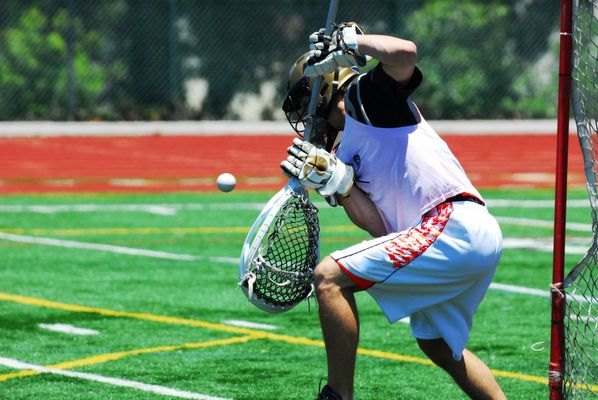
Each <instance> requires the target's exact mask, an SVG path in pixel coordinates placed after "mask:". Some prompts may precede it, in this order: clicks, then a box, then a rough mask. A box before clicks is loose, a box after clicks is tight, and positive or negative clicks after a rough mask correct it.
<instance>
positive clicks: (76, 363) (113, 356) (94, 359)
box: [0, 335, 263, 382]
mask: <svg viewBox="0 0 598 400" xmlns="http://www.w3.org/2000/svg"><path fill="white" fill-rule="evenodd" d="M262 337H263V336H262V335H246V336H237V337H233V338H228V339H218V340H210V341H207V342H192V343H184V344H180V345H171V346H155V347H146V348H142V349H135V350H128V351H119V352H116V353H106V354H99V355H96V356H90V357H86V358H82V359H80V360H73V361H65V362H61V363H58V364H54V365H47V366H45V368H51V369H60V370H67V369H73V368H78V367H87V366H90V365H96V364H102V363H105V362H109V361H116V360H120V359H122V358H126V357H132V356H137V355H140V354H148V353H159V352H169V351H177V350H183V349H200V348H206V347H215V346H226V345H229V344H235V343H245V342H248V341H250V340H255V339H261V338H262ZM42 373H43V372H40V371H32V370H23V371H19V372H12V373H8V374H2V375H0V382H5V381H8V380H10V379H15V378H25V377H28V376H34V375H39V374H42Z"/></svg>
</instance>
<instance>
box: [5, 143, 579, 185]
mask: <svg viewBox="0 0 598 400" xmlns="http://www.w3.org/2000/svg"><path fill="white" fill-rule="evenodd" d="M444 139H445V140H446V141H447V143H448V144H449V146H450V148H451V149H452V150H453V152H454V153H455V154H456V156H457V157H458V158H459V160H460V161H461V163H462V165H463V167H464V168H465V170H466V172H467V173H468V175H469V176H470V178H471V179H472V181H473V182H474V184H476V185H477V186H478V187H481V188H483V187H552V186H553V185H554V170H555V160H556V153H555V152H556V150H555V145H556V137H555V135H554V134H546V135H538V134H534V135H484V136H475V135H450V136H444ZM291 140H292V136H290V135H289V136H143V137H48V138H0V193H4V194H8V193H34V192H167V191H207V190H216V187H215V184H214V182H215V178H216V176H218V175H219V174H220V173H222V172H230V173H232V174H234V175H235V176H236V177H237V180H238V186H237V188H238V189H239V190H252V189H253V190H262V189H278V188H280V187H281V186H282V185H283V184H284V182H285V181H286V179H284V178H283V176H282V175H281V173H280V170H279V167H278V164H279V162H280V160H281V159H282V158H283V157H284V156H285V154H286V148H287V146H288V145H289V144H290V142H291ZM569 182H570V184H571V185H576V186H583V185H584V184H585V180H584V177H583V163H582V159H581V154H580V151H579V145H578V143H577V139H576V137H575V136H570V155H569Z"/></svg>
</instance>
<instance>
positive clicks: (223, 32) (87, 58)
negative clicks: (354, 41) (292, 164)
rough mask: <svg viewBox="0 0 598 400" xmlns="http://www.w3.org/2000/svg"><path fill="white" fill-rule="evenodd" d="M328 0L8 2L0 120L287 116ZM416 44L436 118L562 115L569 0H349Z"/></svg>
mask: <svg viewBox="0 0 598 400" xmlns="http://www.w3.org/2000/svg"><path fill="white" fill-rule="evenodd" d="M327 10H328V1H326V0H293V1H290V0H94V1H91V0H3V1H1V2H0V94H1V96H0V120H180V119H194V120H195V119H197V120H199V119H211V120H217V119H243V120H273V119H274V120H275V119H284V116H283V115H282V113H281V111H280V103H281V100H282V95H283V93H284V91H285V85H286V76H287V72H288V70H289V67H290V66H291V64H292V63H293V62H294V60H295V59H296V58H297V57H298V56H299V55H301V54H302V53H303V52H305V51H306V50H307V38H308V36H309V34H310V33H312V32H313V31H315V30H317V29H318V28H319V27H321V26H322V25H323V24H324V20H325V18H326V13H327ZM337 20H338V21H357V22H358V23H359V24H360V25H361V26H362V27H363V28H364V29H365V31H366V32H367V33H385V34H392V35H398V36H401V37H405V38H407V39H411V40H413V41H414V42H416V44H417V45H418V50H419V66H420V69H421V70H422V71H423V73H424V83H423V84H422V86H421V87H420V89H419V90H418V91H417V92H416V93H415V94H414V96H413V97H414V100H415V101H416V102H417V103H418V105H419V106H420V108H421V109H422V111H423V112H424V113H425V115H427V116H428V118H431V119H432V118H435V119H462V118H546V117H554V116H555V115H556V95H557V81H558V61H557V55H558V27H559V25H558V21H559V4H558V2H546V1H542V0H525V1H521V0H517V1H515V0H508V1H493V0H486V1H473V0H463V1H460V2H453V1H450V0H429V1H425V2H421V1H415V0H403V1H391V0H375V1H367V2H366V1H358V0H341V1H340V6H339V15H338V18H337Z"/></svg>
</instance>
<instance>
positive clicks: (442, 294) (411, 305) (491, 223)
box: [331, 201, 502, 359]
mask: <svg viewBox="0 0 598 400" xmlns="http://www.w3.org/2000/svg"><path fill="white" fill-rule="evenodd" d="M501 252H502V234H501V232H500V228H499V226H498V224H497V222H496V220H495V219H494V218H493V217H492V216H491V215H490V214H489V213H488V210H487V209H486V207H484V206H482V205H480V204H477V203H474V202H471V201H459V202H452V203H443V204H440V205H439V206H437V207H436V208H435V209H433V210H431V211H430V212H428V213H426V215H424V216H423V217H422V220H421V222H420V223H419V225H417V226H414V227H413V228H411V229H407V230H405V231H403V232H399V233H391V234H388V235H386V236H383V237H380V238H376V239H372V240H367V241H364V242H362V243H360V244H357V245H355V246H352V247H349V248H347V249H345V250H341V251H336V252H334V253H332V254H331V257H332V258H333V259H334V260H336V262H337V263H338V265H339V266H340V268H341V269H342V270H343V271H345V273H346V274H347V275H348V276H349V277H350V278H351V279H352V280H353V281H354V282H355V283H356V284H357V285H358V286H359V287H361V288H362V289H366V290H367V291H368V292H369V293H370V295H371V296H372V297H373V298H374V299H375V300H376V302H377V303H378V305H379V306H380V308H382V311H383V312H384V314H385V315H386V317H387V318H388V321H389V322H390V323H394V322H396V321H398V320H399V319H402V318H405V317H407V316H410V317H411V331H412V333H413V336H415V337H416V338H419V339H438V338H443V339H444V341H445V342H446V343H447V344H448V346H449V347H450V348H451V350H452V352H453V355H454V357H455V358H456V359H460V358H461V355H462V353H463V349H464V348H465V345H466V344H467V341H468V339H469V331H470V330H471V326H472V319H473V314H474V313H475V311H476V309H477V308H478V305H479V304H480V302H481V301H482V299H483V298H484V295H485V294H486V291H487V290H488V287H489V286H490V282H491V281H492V278H493V276H494V272H495V270H496V265H497V264H498V260H499V258H500V255H501Z"/></svg>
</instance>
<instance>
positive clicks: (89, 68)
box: [0, 7, 126, 119]
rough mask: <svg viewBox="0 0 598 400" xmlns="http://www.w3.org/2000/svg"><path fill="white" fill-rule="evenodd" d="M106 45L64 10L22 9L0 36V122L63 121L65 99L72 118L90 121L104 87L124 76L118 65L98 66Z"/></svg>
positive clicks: (96, 109) (101, 64) (64, 116)
mask: <svg viewBox="0 0 598 400" xmlns="http://www.w3.org/2000/svg"><path fill="white" fill-rule="evenodd" d="M69 34H71V35H72V39H73V42H72V43H73V45H72V47H71V48H69V42H68V37H69ZM106 46H107V43H106V41H105V40H104V39H103V38H102V37H101V36H100V35H98V34H97V33H96V32H95V31H87V30H85V29H84V26H83V24H82V22H81V20H79V19H76V18H72V17H71V16H69V13H68V11H67V10H65V9H59V10H57V11H56V12H55V13H53V15H51V16H50V17H49V16H46V15H45V14H43V13H42V12H41V11H40V10H39V9H38V8H37V7H31V8H30V9H28V10H27V11H26V12H24V13H23V14H22V16H21V17H20V18H19V20H18V23H17V24H16V25H15V26H13V27H10V28H7V29H6V30H5V31H4V32H3V33H2V41H1V42H0V92H1V93H2V97H1V98H0V118H1V119H15V118H23V117H24V118H27V119H37V118H43V119H47V118H49V119H65V118H66V117H67V111H68V104H69V101H70V99H69V96H75V98H76V110H75V113H76V116H77V117H78V118H90V117H93V116H94V114H96V113H97V112H98V107H99V106H100V105H101V102H102V95H103V94H104V92H105V89H106V87H107V86H108V84H109V82H112V81H118V80H119V79H123V78H124V76H125V72H126V69H125V68H124V65H123V64H122V63H120V62H118V61H114V62H112V63H109V64H103V63H101V62H99V61H98V60H99V59H100V54H101V52H102V51H104V49H105V47H106ZM73 78H74V79H73Z"/></svg>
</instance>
